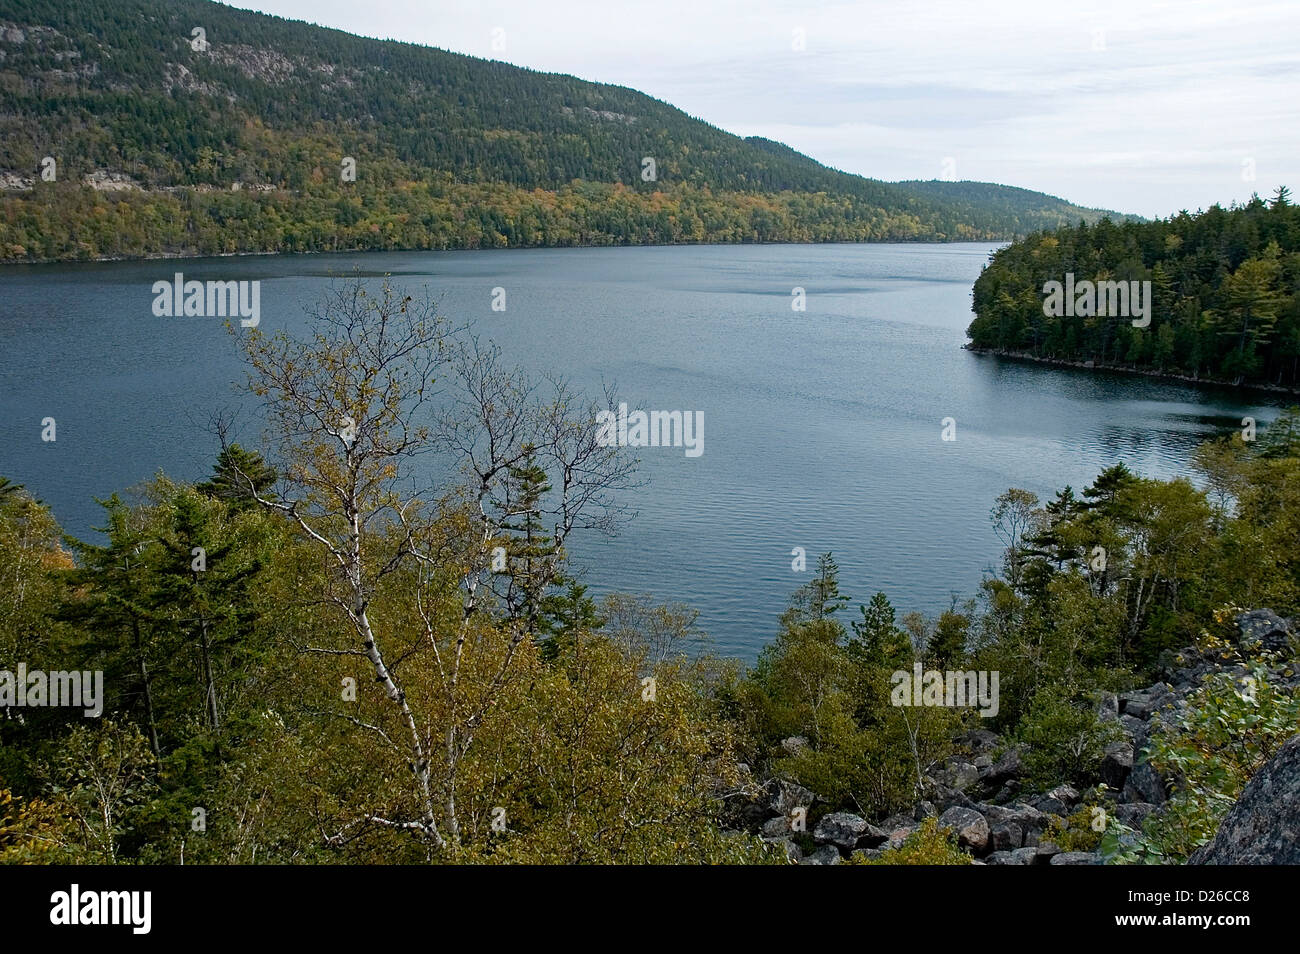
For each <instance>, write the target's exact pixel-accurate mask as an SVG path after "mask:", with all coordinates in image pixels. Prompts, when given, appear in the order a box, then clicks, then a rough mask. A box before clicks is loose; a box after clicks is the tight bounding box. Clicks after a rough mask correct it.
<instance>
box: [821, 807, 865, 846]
mask: <svg viewBox="0 0 1300 954" xmlns="http://www.w3.org/2000/svg"><path fill="white" fill-rule="evenodd" d="M867 828H868V825H867V820H866V819H865V818H860V817H859V816H857V815H853V814H850V813H849V812H832V813H831V814H829V815H825V816H823V817H822V819H821V820H820V821H819V822H817V827H816V828H814V829H813V841H815V842H817V843H818V844H819V845H834V846H835V847H836V848H841V849H843V850H844V851H852V850H853V849H854V848H856V847H857V845H858V839H859V838H861V837H862V836H863V835H864V834H866V831H867Z"/></svg>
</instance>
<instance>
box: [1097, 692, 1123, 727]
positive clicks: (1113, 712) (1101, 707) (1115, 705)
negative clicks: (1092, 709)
mask: <svg viewBox="0 0 1300 954" xmlns="http://www.w3.org/2000/svg"><path fill="white" fill-rule="evenodd" d="M1097 717H1098V718H1099V719H1101V721H1102V722H1112V721H1114V720H1115V719H1118V718H1119V696H1117V695H1115V693H1113V692H1102V693H1098V696H1097Z"/></svg>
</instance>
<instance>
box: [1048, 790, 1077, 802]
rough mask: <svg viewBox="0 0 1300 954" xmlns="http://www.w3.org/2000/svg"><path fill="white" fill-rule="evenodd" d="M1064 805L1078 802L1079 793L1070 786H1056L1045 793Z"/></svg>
mask: <svg viewBox="0 0 1300 954" xmlns="http://www.w3.org/2000/svg"><path fill="white" fill-rule="evenodd" d="M1047 794H1048V796H1049V797H1051V798H1055V799H1057V800H1058V801H1060V802H1062V803H1063V804H1065V805H1074V804H1076V803H1077V802H1078V801H1079V791H1078V789H1076V788H1074V787H1073V786H1070V785H1058V786H1056V788H1054V789H1052V790H1051V791H1050V792H1048V793H1047Z"/></svg>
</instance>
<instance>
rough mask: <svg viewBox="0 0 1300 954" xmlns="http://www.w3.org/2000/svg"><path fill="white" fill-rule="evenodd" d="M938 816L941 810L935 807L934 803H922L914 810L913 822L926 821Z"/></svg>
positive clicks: (917, 804)
mask: <svg viewBox="0 0 1300 954" xmlns="http://www.w3.org/2000/svg"><path fill="white" fill-rule="evenodd" d="M938 814H939V809H937V808H935V807H934V802H930V801H920V802H917V803H916V808H914V809H912V821H925V820H926V819H927V818H933V817H934V816H935V815H938Z"/></svg>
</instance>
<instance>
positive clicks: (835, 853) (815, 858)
mask: <svg viewBox="0 0 1300 954" xmlns="http://www.w3.org/2000/svg"><path fill="white" fill-rule="evenodd" d="M842 860H843V859H841V858H840V852H839V849H838V848H836V847H835V846H834V845H822V846H821V847H820V848H818V849H817V850H816V851H814V852H813V853H812V854H811V855H808V856H807V857H806V858H804V860H803V862H802V864H805V865H837V864H839V863H840V861H842Z"/></svg>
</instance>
